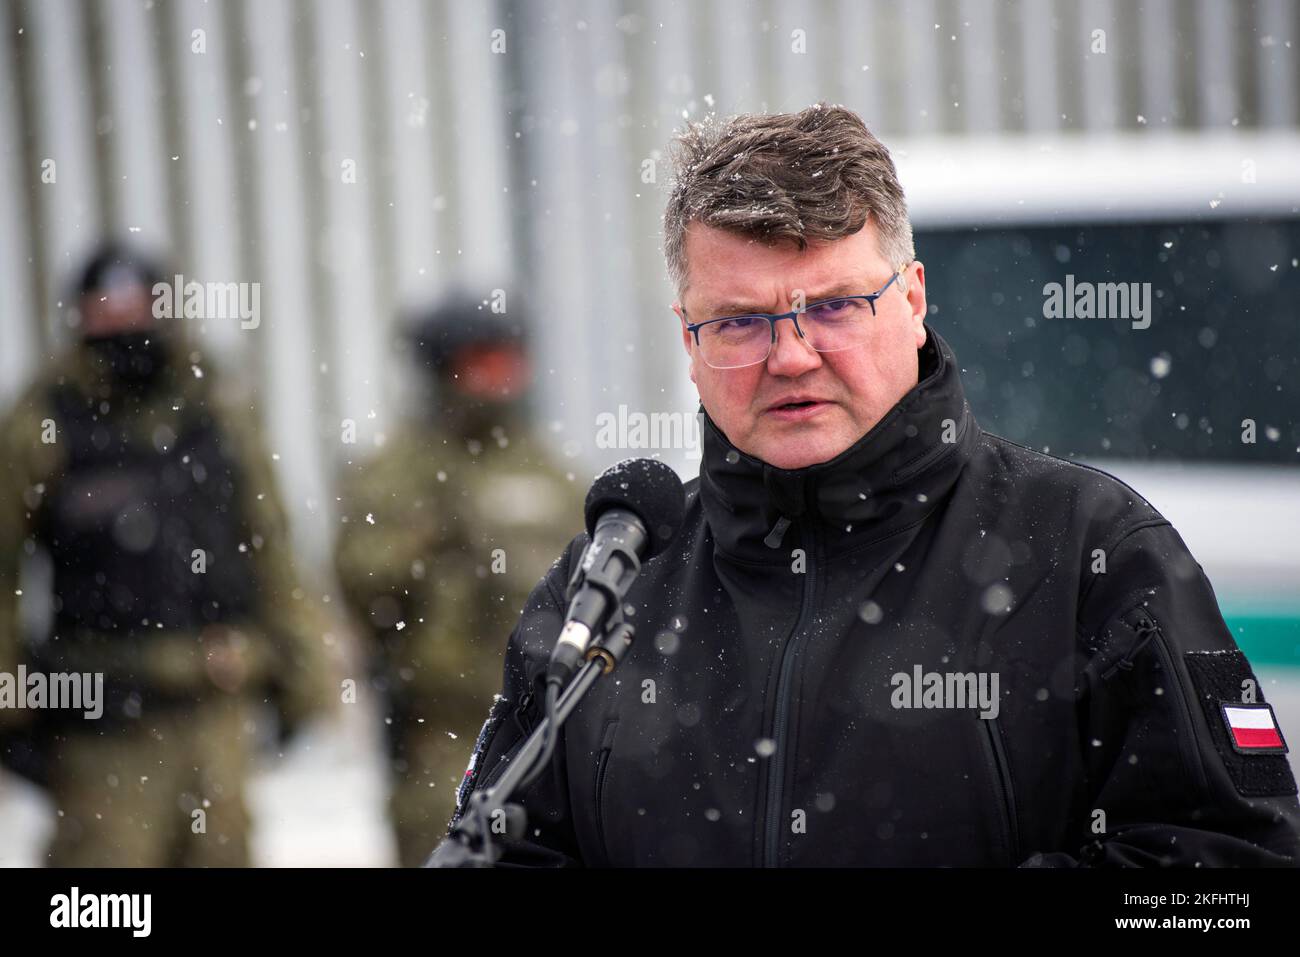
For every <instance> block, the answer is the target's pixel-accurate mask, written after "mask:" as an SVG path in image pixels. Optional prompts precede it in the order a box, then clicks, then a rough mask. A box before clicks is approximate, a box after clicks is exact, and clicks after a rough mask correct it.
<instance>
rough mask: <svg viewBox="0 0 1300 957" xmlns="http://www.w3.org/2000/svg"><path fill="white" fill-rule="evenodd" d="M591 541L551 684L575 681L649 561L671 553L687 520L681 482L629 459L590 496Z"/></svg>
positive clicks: (572, 584)
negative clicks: (595, 640)
mask: <svg viewBox="0 0 1300 957" xmlns="http://www.w3.org/2000/svg"><path fill="white" fill-rule="evenodd" d="M584 511H585V515H586V520H587V534H588V535H589V536H590V537H591V541H590V542H588V543H587V548H586V550H585V551H584V552H583V553H582V560H581V561H580V562H579V563H578V567H577V568H575V569H574V572H573V575H572V577H571V578H570V579H569V589H568V597H569V598H570V602H569V611H568V614H567V615H565V619H564V628H563V629H562V630H561V632H560V639H559V641H558V642H557V643H556V645H555V651H554V652H552V653H551V662H550V667H549V668H548V670H547V673H546V678H547V682H548V683H549V682H550V681H552V680H553V679H554V680H558V681H560V683H561V685H563V684H565V683H567V682H568V680H569V678H570V677H572V675H573V672H574V671H575V670H576V669H577V668H578V666H579V665H580V664H581V663H582V662H583V660H584V659H585V658H586V655H587V647H588V646H589V645H590V644H591V640H592V637H593V636H595V635H600V634H601V633H603V632H604V630H605V626H606V624H607V623H608V622H609V619H610V617H611V616H612V615H613V614H614V613H615V612H616V611H617V610H618V608H619V606H620V605H621V604H622V601H623V597H624V596H625V595H626V594H627V591H628V589H629V588H630V587H631V586H632V582H633V581H635V580H636V577H637V575H639V574H640V573H641V562H642V560H643V559H649V558H653V557H654V556H656V555H658V554H660V553H661V552H663V551H664V549H666V548H667V547H668V546H669V544H670V543H671V542H672V540H673V538H674V537H675V536H676V535H677V532H678V530H679V529H680V528H681V527H682V522H683V521H685V518H686V493H685V490H684V489H683V488H682V480H681V479H680V478H678V477H677V473H676V472H674V471H673V470H672V468H670V467H669V466H668V465H665V464H664V463H663V462H661V461H659V460H658V459H625V460H624V461H622V462H619V463H618V464H617V465H612V466H610V467H609V468H608V469H606V470H605V471H604V472H602V473H601V474H600V475H599V476H598V477H597V478H596V481H595V482H593V483H592V485H591V490H590V491H589V492H588V493H587V504H586V508H585V510H584Z"/></svg>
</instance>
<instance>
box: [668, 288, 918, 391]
mask: <svg viewBox="0 0 1300 957" xmlns="http://www.w3.org/2000/svg"><path fill="white" fill-rule="evenodd" d="M909 265H910V264H909ZM906 268H907V266H904V267H903V268H902V269H899V270H897V271H896V272H895V273H894V274H893V275H892V276H890V277H889V281H888V282H886V283H885V284H884V285H883V286H881V287H880V288H879V289H877V290H876V291H875V292H869V293H866V294H864V295H860V296H831V297H830V298H829V299H819V300H817V301H816V302H809V303H805V304H804V307H803V308H802V309H795V310H793V311H791V312H783V313H781V314H780V315H776V314H773V313H764V312H752V313H742V314H740V315H737V316H720V317H718V318H717V319H705V320H704V321H703V322H691V321H690V317H689V316H687V315H686V307H685V306H682V316H683V318H685V319H686V320H687V322H686V331H687V332H689V333H691V334H692V335H693V336H694V337H695V345H696V346H699V344H700V330H701V329H703V328H704V327H705V326H708V325H712V324H714V323H717V322H732V321H734V320H736V319H764V320H766V321H767V328H768V332H769V333H771V339H770V340H769V341H768V345H767V353H766V354H765V355H764V356H763V358H761V359H755V360H754V361H753V362H746V363H745V364H744V365H743V366H715V365H713V364H712V363H710V362H709V361H708V360H707V359H705V360H704V361H705V363H706V364H708V365H709V367H710V368H713V369H744V368H747V367H748V366H753V365H758V364H759V363H760V362H766V361H767V358H768V356H770V355H771V354H772V346H773V345H775V344H776V324H777V323H778V322H780V321H781V320H782V319H790V320H792V321H793V322H794V329H795V332H797V333H798V334H799V338H800V339H803V340H804V341H805V342H807V341H808V337H807V336H805V335H804V332H803V329H802V328H800V326H799V316H800V315H801V314H802V313H805V312H807V311H808V310H809V309H811V308H813V307H814V306H824V305H825V304H826V303H828V302H843V301H845V300H847V299H865V300H866V301H867V304H868V305H869V306H871V316H872V318H875V315H876V300H877V299H879V298H880V297H881V296H883V295H884V294H885V292H886V291H887V290H888V289H889V287H890V286H892V285H893V284H894V282H895V281H896V280H897V279H898V278H899V277H900V276H901V275H902V274H903V270H904V269H906ZM808 344H809V345H810V346H812V343H808ZM812 348H813V349H814V350H815V351H817V352H843V351H844V349H817V347H816V346H812ZM845 348H852V346H846V347H845Z"/></svg>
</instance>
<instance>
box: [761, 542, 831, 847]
mask: <svg viewBox="0 0 1300 957" xmlns="http://www.w3.org/2000/svg"><path fill="white" fill-rule="evenodd" d="M805 524H806V527H807V528H808V552H809V555H808V567H807V569H806V570H805V571H804V576H805V577H804V584H803V594H802V595H801V596H800V599H799V615H798V617H797V618H796V619H795V622H794V628H792V629H791V630H790V634H789V635H788V636H787V637H786V640H785V647H784V648H783V649H782V652H781V676H780V678H779V679H778V680H777V685H776V715H775V716H774V719H773V724H772V737H773V740H774V741H775V742H776V751H775V752H774V753H773V755H772V760H771V762H770V763H769V766H768V779H767V815H766V817H767V819H766V821H765V822H764V823H765V825H766V833H765V841H764V846H763V859H762V866H763V867H779V866H780V862H779V860H778V856H779V853H780V846H781V805H782V785H783V784H784V781H785V751H786V727H787V725H788V724H789V723H790V685H791V684H792V683H793V680H794V664H795V659H796V657H797V656H796V651H797V650H798V646H799V639H800V637H802V632H803V628H804V621H805V619H806V618H807V617H808V613H809V611H810V610H811V608H812V598H813V586H814V585H815V584H816V581H815V571H814V570H815V569H816V567H817V563H816V556H817V551H816V550H817V545H818V539H817V534H816V531H815V530H814V529H813V523H811V522H809V523H805ZM783 531H784V530H783Z"/></svg>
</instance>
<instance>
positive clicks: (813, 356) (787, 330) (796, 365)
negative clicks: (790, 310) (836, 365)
mask: <svg viewBox="0 0 1300 957" xmlns="http://www.w3.org/2000/svg"><path fill="white" fill-rule="evenodd" d="M821 364H822V358H821V356H820V355H819V354H818V353H817V350H815V349H814V348H813V347H812V346H810V345H809V344H808V340H807V339H804V338H801V337H800V335H799V333H798V331H797V330H796V329H795V327H794V320H793V319H783V320H781V321H780V322H778V323H777V324H776V342H774V343H772V351H771V352H770V353H769V354H768V357H767V371H768V372H770V373H771V374H772V375H781V376H798V375H803V374H804V373H805V372H808V371H809V370H811V369H815V368H817V367H818V366H819V365H821Z"/></svg>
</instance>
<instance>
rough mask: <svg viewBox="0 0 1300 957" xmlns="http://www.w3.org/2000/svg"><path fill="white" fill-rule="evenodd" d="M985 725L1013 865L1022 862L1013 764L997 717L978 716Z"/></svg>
mask: <svg viewBox="0 0 1300 957" xmlns="http://www.w3.org/2000/svg"><path fill="white" fill-rule="evenodd" d="M976 720H977V721H979V722H980V723H981V724H982V725H984V732H985V734H986V735H987V736H988V742H989V752H988V753H989V759H990V765H991V768H992V771H993V782H994V784H995V786H996V787H997V791H998V803H999V805H1000V806H1001V808H1002V820H1003V824H1004V825H1005V829H1006V837H1007V854H1008V856H1009V857H1010V861H1009V864H1010V866H1011V867H1017V866H1019V864H1020V828H1019V826H1018V825H1017V823H1016V794H1015V791H1014V790H1013V789H1012V787H1011V766H1010V764H1009V763H1008V762H1007V752H1006V748H1005V746H1004V745H1003V743H1002V735H1001V734H1000V733H999V732H998V727H997V723H998V719H997V718H976Z"/></svg>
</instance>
